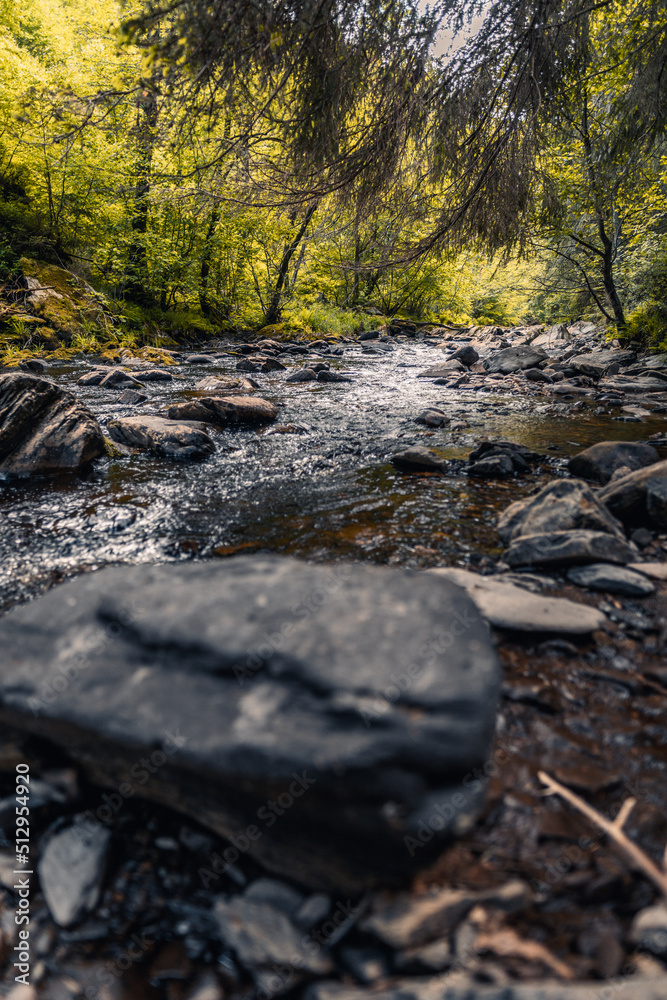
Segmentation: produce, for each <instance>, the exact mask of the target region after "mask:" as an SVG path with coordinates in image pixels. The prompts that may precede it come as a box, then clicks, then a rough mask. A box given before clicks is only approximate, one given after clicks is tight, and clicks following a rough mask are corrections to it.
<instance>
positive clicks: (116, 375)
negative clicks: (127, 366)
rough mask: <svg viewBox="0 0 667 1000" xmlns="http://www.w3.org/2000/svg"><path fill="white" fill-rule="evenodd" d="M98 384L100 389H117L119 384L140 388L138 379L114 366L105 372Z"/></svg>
mask: <svg viewBox="0 0 667 1000" xmlns="http://www.w3.org/2000/svg"><path fill="white" fill-rule="evenodd" d="M98 385H99V387H100V389H118V388H119V386H123V387H127V386H133V387H135V388H139V389H140V388H142V385H141V382H140V381H139V380H138V379H136V378H135V377H134V376H133V375H128V373H127V372H124V371H121V370H120V369H119V368H114V369H112V370H111V371H110V372H107V374H106V375H105V376H104V378H102V379H101V381H100V382H99V383H98Z"/></svg>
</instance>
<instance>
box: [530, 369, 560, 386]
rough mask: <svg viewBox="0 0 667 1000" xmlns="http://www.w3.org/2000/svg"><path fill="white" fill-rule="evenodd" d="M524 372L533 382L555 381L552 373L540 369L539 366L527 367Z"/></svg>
mask: <svg viewBox="0 0 667 1000" xmlns="http://www.w3.org/2000/svg"><path fill="white" fill-rule="evenodd" d="M523 374H524V375H525V376H526V378H527V379H529V381H531V382H549V383H551V382H553V379H552V377H551V375H547V373H546V371H540V369H539V368H527V369H526V370H525V372H524V373H523Z"/></svg>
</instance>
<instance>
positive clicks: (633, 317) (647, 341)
mask: <svg viewBox="0 0 667 1000" xmlns="http://www.w3.org/2000/svg"><path fill="white" fill-rule="evenodd" d="M627 336H628V337H629V338H630V339H631V340H638V341H639V342H640V343H641V344H643V345H644V346H645V347H648V348H653V349H655V350H659V351H667V302H665V301H664V300H663V301H662V302H657V301H655V300H654V301H652V302H644V303H642V305H640V306H638V307H637V308H636V309H635V310H634V311H633V312H632V313H631V314H630V317H629V319H628V327H627Z"/></svg>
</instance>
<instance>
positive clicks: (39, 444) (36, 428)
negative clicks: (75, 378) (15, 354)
mask: <svg viewBox="0 0 667 1000" xmlns="http://www.w3.org/2000/svg"><path fill="white" fill-rule="evenodd" d="M102 454H104V437H103V434H102V429H101V428H100V425H99V424H98V422H97V420H96V419H95V417H94V416H93V414H92V413H91V412H90V410H88V409H87V407H85V406H84V405H83V404H82V403H81V402H79V400H78V399H77V398H76V396H74V394H73V393H71V392H68V391H66V390H65V389H61V388H60V387H59V386H57V385H56V384H55V383H54V382H51V381H50V380H48V379H42V378H39V377H38V376H36V375H30V374H28V373H25V374H23V373H20V374H19V373H11V374H8V375H0V477H2V476H7V477H12V476H32V475H45V474H50V473H57V472H68V471H72V472H73V471H76V470H77V469H80V468H81V467H83V466H85V465H87V464H88V463H89V462H91V461H92V460H93V459H95V458H98V457H99V456H100V455H102Z"/></svg>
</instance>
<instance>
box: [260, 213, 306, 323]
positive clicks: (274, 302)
mask: <svg viewBox="0 0 667 1000" xmlns="http://www.w3.org/2000/svg"><path fill="white" fill-rule="evenodd" d="M317 206H318V202H316V201H314V202H313V204H312V205H309V207H308V209H307V211H306V214H305V217H304V220H303V222H302V223H301V226H300V228H299V231H298V233H297V234H296V236H295V237H294V239H293V240H292V242H291V243H288V244H287V245H286V246H285V250H284V253H283V257H282V260H281V261H280V267H279V268H278V277H277V279H276V285H275V288H274V289H273V293H272V295H271V298H270V299H269V304H268V306H267V309H266V312H265V314H264V319H263V320H262V326H271V324H272V323H277V322H278V320H279V319H280V305H281V301H282V297H283V290H284V287H285V282H286V279H287V274H288V271H289V265H290V261H291V259H292V257H293V256H294V253H295V251H296V249H297V247H298V246H299V244H300V243H301V240H302V239H303V237H304V236H305V235H306V230H307V229H308V224H309V223H310V220H311V219H312V217H313V215H314V214H315V210H316V209H317Z"/></svg>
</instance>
